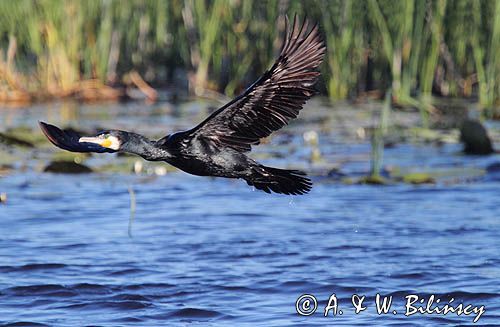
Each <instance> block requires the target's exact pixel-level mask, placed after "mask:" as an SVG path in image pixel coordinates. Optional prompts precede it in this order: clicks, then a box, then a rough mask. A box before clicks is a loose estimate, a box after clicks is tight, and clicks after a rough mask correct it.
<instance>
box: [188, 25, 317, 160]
mask: <svg viewBox="0 0 500 327" xmlns="http://www.w3.org/2000/svg"><path fill="white" fill-rule="evenodd" d="M324 54H325V44H324V42H323V40H322V39H321V36H320V34H319V29H318V26H317V25H314V26H313V27H312V28H311V29H309V22H308V20H307V19H305V20H304V22H303V23H302V24H299V22H298V20H297V17H296V16H295V17H294V20H293V24H292V28H291V30H290V29H288V20H287V36H286V37H285V40H284V42H283V45H282V47H281V51H280V54H279V57H278V59H277V60H276V61H275V63H274V64H273V66H272V67H271V69H269V70H268V71H266V72H265V73H264V75H262V76H261V77H260V78H259V79H258V80H257V81H256V82H255V83H253V84H252V85H251V86H250V87H249V88H248V89H247V90H246V91H245V92H244V93H243V94H242V95H240V96H238V97H237V98H235V99H234V100H232V101H231V102H229V103H228V104H226V105H225V106H223V107H221V108H219V109H218V110H217V111H215V112H214V113H213V114H211V115H210V116H209V117H208V118H207V119H205V120H204V121H203V122H202V123H200V124H199V125H198V126H196V127H195V128H193V129H192V130H191V131H189V135H190V136H191V137H201V138H207V139H210V140H211V141H212V142H216V143H218V144H219V145H222V146H228V147H231V148H233V149H235V150H237V151H240V152H247V151H250V150H251V146H252V145H256V144H259V140H260V139H261V138H263V137H267V136H269V135H270V134H271V133H272V132H274V131H276V130H278V129H280V128H282V127H283V126H285V125H287V124H288V122H289V121H290V120H292V119H294V118H296V117H297V116H298V114H299V111H300V110H301V109H302V107H303V105H304V103H305V102H306V101H307V100H308V99H309V98H310V97H311V96H313V95H314V94H315V90H314V84H315V83H316V80H317V78H318V76H319V74H320V73H319V72H318V70H317V69H318V66H319V65H320V64H321V62H322V61H323V57H324Z"/></svg>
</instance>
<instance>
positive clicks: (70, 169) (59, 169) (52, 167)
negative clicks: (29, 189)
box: [43, 160, 92, 174]
mask: <svg viewBox="0 0 500 327" xmlns="http://www.w3.org/2000/svg"><path fill="white" fill-rule="evenodd" d="M43 171H44V172H46V173H61V174H87V173H91V172H92V169H90V168H89V167H87V166H85V165H83V164H80V163H76V162H73V161H63V160H58V161H52V162H50V163H49V164H48V165H47V166H46V167H45V168H44V169H43Z"/></svg>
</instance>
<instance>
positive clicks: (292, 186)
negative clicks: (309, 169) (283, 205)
mask: <svg viewBox="0 0 500 327" xmlns="http://www.w3.org/2000/svg"><path fill="white" fill-rule="evenodd" d="M245 180H246V182H247V184H248V185H250V186H254V187H255V188H256V189H258V190H262V191H264V192H267V193H271V191H273V192H275V193H281V194H290V195H300V194H306V193H308V192H309V191H310V190H311V187H312V182H311V180H310V179H309V178H307V177H306V174H305V173H304V172H302V171H300V170H286V169H278V168H272V167H266V166H262V165H259V166H255V167H254V168H253V174H252V176H249V177H246V178H245Z"/></svg>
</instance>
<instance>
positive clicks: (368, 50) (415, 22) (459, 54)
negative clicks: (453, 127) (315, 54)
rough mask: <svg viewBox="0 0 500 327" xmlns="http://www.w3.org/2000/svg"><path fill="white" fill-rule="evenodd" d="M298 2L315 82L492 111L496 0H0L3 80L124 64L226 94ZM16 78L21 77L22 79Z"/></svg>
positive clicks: (65, 89)
mask: <svg viewBox="0 0 500 327" xmlns="http://www.w3.org/2000/svg"><path fill="white" fill-rule="evenodd" d="M306 12H307V14H308V15H309V17H311V19H312V20H314V21H316V22H318V23H319V25H320V28H321V30H322V32H323V35H324V39H325V41H326V43H327V56H326V58H325V63H324V65H322V67H321V69H322V72H323V77H322V78H323V84H320V86H319V87H320V89H321V90H322V91H323V92H325V93H326V94H328V95H329V96H330V97H331V98H332V99H343V98H349V97H353V96H357V95H359V94H362V93H363V92H365V91H371V90H378V91H379V92H380V93H386V91H387V89H389V88H390V89H392V94H393V100H394V101H395V102H396V103H398V104H400V105H406V106H414V107H417V108H420V109H421V110H422V113H423V116H425V115H426V110H427V109H428V108H429V107H430V105H431V103H432V96H433V95H434V94H436V93H437V94H439V95H444V96H463V97H471V96H477V97H478V102H479V104H480V105H481V107H482V108H484V109H485V113H488V114H492V115H499V114H500V112H499V111H498V109H496V110H497V111H495V108H498V106H499V103H500V56H499V55H498V53H499V51H500V1H499V0H478V1H469V0H425V1H424V0H396V1H393V0H368V1H357V0H331V1H327V0H311V1H308V2H301V1H299V0H290V1H280V0H269V1H265V2H261V1H234V0H213V1H203V0H199V1H198V0H170V1H162V0H149V1H146V0H132V1H127V2H123V1H118V0H110V1H105V0H88V1H73V0H38V1H33V0H18V1H0V92H2V90H4V91H5V90H7V91H8V90H12V89H15V88H17V87H18V86H19V85H20V84H22V85H24V89H25V90H31V91H38V92H42V93H43V92H48V93H51V94H54V95H58V94H63V95H64V94H70V93H71V92H72V91H73V90H74V89H75V87H78V85H79V83H81V82H82V81H84V80H88V79H96V80H99V81H100V82H101V83H103V84H110V85H114V84H116V83H121V82H123V77H124V76H125V75H126V74H127V73H128V72H130V71H132V70H136V71H139V72H140V74H141V76H143V77H144V79H145V80H146V81H149V82H152V83H164V82H165V81H168V80H169V77H172V76H177V75H178V72H179V69H180V70H183V71H184V72H185V73H186V76H189V83H190V85H191V86H192V90H193V91H197V90H198V91H200V92H202V91H203V90H204V89H207V88H208V89H214V90H217V91H220V92H224V93H226V94H228V95H234V94H236V93H238V92H240V91H241V89H242V88H243V87H245V86H246V85H248V84H249V83H251V82H252V81H253V80H254V79H255V78H256V77H258V76H259V74H261V73H262V72H263V71H264V70H265V69H267V68H268V67H269V65H270V63H271V62H272V60H273V58H274V56H275V55H276V52H277V51H278V49H279V46H280V45H281V37H282V36H283V33H284V20H283V19H282V17H283V16H284V15H286V14H287V15H288V16H289V17H292V16H293V14H294V13H298V14H299V16H300V17H303V16H304V14H305V13H306ZM20 81H22V82H20Z"/></svg>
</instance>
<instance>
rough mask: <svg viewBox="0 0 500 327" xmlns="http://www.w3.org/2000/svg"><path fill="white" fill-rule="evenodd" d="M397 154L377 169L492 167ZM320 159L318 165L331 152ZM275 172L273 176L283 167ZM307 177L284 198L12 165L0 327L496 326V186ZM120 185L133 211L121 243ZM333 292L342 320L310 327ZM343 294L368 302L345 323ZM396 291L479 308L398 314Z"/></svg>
mask: <svg viewBox="0 0 500 327" xmlns="http://www.w3.org/2000/svg"><path fill="white" fill-rule="evenodd" d="M278 139H279V138H278ZM296 142H298V143H299V144H300V142H299V141H296ZM292 143H293V142H292ZM356 146H358V147H360V148H362V149H366V148H367V145H366V143H363V142H361V143H360V144H358V145H353V147H356ZM407 147H408V146H407V145H404V144H403V145H400V146H397V147H395V148H393V149H389V150H387V151H386V154H385V156H386V157H385V160H386V162H387V163H388V164H395V163H398V162H399V163H400V162H402V161H405V160H410V159H408V158H418V166H422V167H427V166H434V167H438V166H439V165H440V163H442V162H443V161H444V162H451V163H452V164H450V165H452V166H456V165H461V167H471V166H474V167H479V168H485V167H486V166H487V165H490V164H492V163H495V162H497V161H498V156H490V157H487V158H486V159H484V158H474V157H472V158H471V157H468V158H466V157H464V156H461V155H459V154H458V151H459V147H458V146H457V145H454V144H451V145H446V146H444V147H440V148H437V147H435V146H432V145H428V146H420V147H418V146H416V147H412V149H411V150H410V149H408V148H407ZM368 148H369V147H368ZM269 149H270V151H271V150H273V149H275V150H276V151H279V147H276V148H275V147H273V145H270V146H269ZM328 149H330V148H328ZM328 149H325V152H328V151H330V152H331V153H330V155H331V156H334V155H338V153H341V152H343V151H344V150H345V148H344V147H343V146H341V145H338V146H337V147H334V149H333V150H331V149H330V150H328ZM262 151H263V152H265V146H264V149H263V150H262ZM361 151H364V150H361ZM405 153H406V154H407V155H405ZM408 153H411V154H408ZM439 155H440V156H441V158H442V159H436V158H437V157H439ZM412 156H413V157H412ZM107 158H109V159H106V160H113V158H114V157H113V156H109V157H107ZM443 158H444V159H443ZM268 162H273V161H272V160H270V161H268ZM275 162H276V163H277V165H278V166H279V165H280V164H281V166H282V167H283V166H286V164H285V163H286V162H287V161H286V159H282V160H275ZM412 162H414V161H412ZM352 167H353V168H352V169H353V170H357V169H367V168H368V167H369V163H368V162H366V163H357V164H356V165H353V166H352ZM346 170H348V169H347V168H346ZM313 180H314V182H315V186H314V188H313V191H312V192H311V193H310V194H308V195H305V196H299V197H290V196H280V195H268V194H265V193H263V192H258V191H253V190H252V189H251V188H249V187H248V186H247V185H246V184H245V183H244V182H242V181H234V180H226V179H214V178H202V177H195V176H190V175H187V174H184V173H180V172H172V173H170V172H169V173H167V174H166V175H164V176H154V175H147V174H141V175H132V174H127V173H105V172H100V173H94V174H88V175H63V174H51V173H42V172H40V170H37V169H28V170H27V171H21V170H17V171H15V172H14V173H12V174H10V175H8V176H6V177H3V178H2V179H0V191H6V192H7V193H8V202H7V203H6V204H5V205H1V206H0V324H2V325H6V326H9V325H10V326H32V325H34V326H90V325H92V326H186V325H194V326H309V325H314V326H325V325H345V326H352V325H365V326H374V325H387V326H411V325H414V326H439V325H443V326H444V325H466V326H467V325H478V326H479V325H480V326H485V325H496V324H498V323H500V283H499V281H500V257H499V253H500V219H499V218H500V209H499V207H498V201H499V196H500V188H499V187H500V179H499V178H498V175H495V174H493V173H492V174H490V173H485V174H483V175H481V176H479V177H476V178H474V179H473V181H459V182H453V183H442V182H440V183H437V184H429V185H407V184H402V183H396V184H393V185H388V186H371V185H357V184H355V185H345V184H343V183H338V182H334V181H331V180H329V179H328V178H324V177H314V178H313ZM129 188H131V189H132V190H133V192H134V194H135V200H136V212H135V220H134V221H133V225H132V237H129V235H128V223H129V218H130V215H131V209H130V193H129ZM377 293H378V294H381V295H384V296H392V297H393V306H392V307H391V310H390V311H389V312H388V314H382V315H378V314H377V312H376V308H375V304H374V303H375V296H376V294H377ZM302 294H311V295H313V296H314V297H315V298H316V299H317V301H318V308H317V310H316V312H315V313H314V314H313V315H311V316H301V315H299V314H298V313H297V312H296V300H297V299H298V298H299V297H300V296H301V295H302ZM332 294H335V296H336V297H337V299H338V304H339V309H341V310H342V314H337V315H336V316H334V315H333V313H332V311H329V315H328V317H324V316H323V313H324V311H323V310H324V308H325V306H326V305H327V300H328V299H329V297H330V296H331V295H332ZM353 294H358V295H359V296H366V299H365V301H364V303H365V305H366V307H367V309H366V310H364V311H362V312H360V313H358V314H355V313H354V308H353V306H352V304H351V296H352V295H353ZM409 294H417V295H419V296H421V297H422V298H424V299H426V300H427V299H428V298H429V297H430V296H431V295H435V296H436V298H440V301H441V304H443V303H448V302H449V301H450V299H451V298H453V299H454V300H453V301H452V303H453V304H454V305H455V306H456V305H457V304H459V303H462V302H463V303H464V304H472V305H474V306H476V307H479V306H484V308H485V312H484V314H483V315H482V316H481V317H480V319H479V321H478V322H477V323H476V324H474V323H473V319H474V317H475V316H476V315H475V314H471V315H460V316H458V315H456V314H453V313H449V314H447V315H443V314H434V315H431V314H414V315H412V316H409V317H407V316H405V314H404V313H405V296H406V295H409ZM422 306H424V305H422ZM299 308H300V306H299ZM394 310H396V314H394V313H393V311H394Z"/></svg>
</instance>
